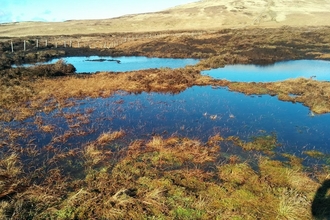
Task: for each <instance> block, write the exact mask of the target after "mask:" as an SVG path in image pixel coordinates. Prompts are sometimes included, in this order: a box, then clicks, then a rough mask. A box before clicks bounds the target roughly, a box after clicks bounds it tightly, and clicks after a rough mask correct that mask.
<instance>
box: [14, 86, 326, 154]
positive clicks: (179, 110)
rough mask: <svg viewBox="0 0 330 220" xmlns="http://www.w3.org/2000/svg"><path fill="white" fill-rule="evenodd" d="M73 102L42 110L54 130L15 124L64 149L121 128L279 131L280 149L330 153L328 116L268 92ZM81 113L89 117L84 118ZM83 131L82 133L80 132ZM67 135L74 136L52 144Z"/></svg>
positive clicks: (196, 90) (130, 131)
mask: <svg viewBox="0 0 330 220" xmlns="http://www.w3.org/2000/svg"><path fill="white" fill-rule="evenodd" d="M75 101H76V105H75V106H74V107H70V108H63V109H58V110H55V111H53V112H52V113H51V114H44V113H39V114H38V116H39V117H41V118H42V121H43V123H44V124H45V125H48V124H50V125H53V126H54V127H55V128H56V129H55V130H54V132H52V133H44V132H41V131H40V130H38V127H37V126H36V124H35V123H34V121H35V118H31V119H28V120H26V121H24V122H22V123H23V124H24V125H22V124H20V123H19V122H15V123H16V124H12V125H11V127H13V128H15V127H27V130H30V131H31V137H32V139H33V140H37V145H38V146H39V147H42V146H47V145H49V144H51V145H54V144H55V145H56V144H57V145H58V147H60V148H72V147H78V148H80V147H81V146H83V144H84V143H87V142H89V141H92V140H95V139H96V138H97V137H98V136H99V135H100V134H102V133H103V132H108V131H116V130H120V129H122V130H124V131H125V132H126V136H125V138H124V139H125V140H124V141H125V143H129V142H130V141H132V140H135V139H146V140H148V139H150V138H151V136H153V135H161V136H164V137H168V136H172V135H176V136H182V137H189V138H196V139H199V140H202V141H207V139H208V138H209V137H210V136H213V135H216V134H220V135H222V136H223V137H229V136H232V135H233V136H238V137H240V138H241V139H243V140H250V139H251V138H252V137H254V136H264V135H269V134H276V136H277V138H278V141H279V143H280V144H281V146H280V147H279V148H278V149H277V151H279V152H289V153H292V154H296V155H301V154H302V152H303V151H306V150H318V151H321V152H323V153H330V135H329V131H330V123H329V122H330V114H324V115H315V116H311V115H310V114H309V109H308V108H307V107H305V106H303V105H301V104H293V103H289V102H281V101H279V100H278V99H277V98H276V97H271V96H268V95H265V96H246V95H244V94H241V93H235V92H230V91H228V90H227V89H216V88H212V87H209V86H207V87H192V88H189V89H187V90H186V91H184V92H182V93H180V94H175V95H173V94H159V93H145V92H143V93H141V94H127V93H122V92H121V93H118V94H116V95H114V96H112V97H109V98H96V99H92V98H88V99H84V100H75ZM74 114H79V116H75V117H77V118H78V119H75V118H74V117H73V119H72V120H68V118H71V116H70V115H74ZM79 117H80V118H85V119H83V121H84V122H83V121H81V120H80V119H79ZM69 121H70V122H69ZM76 125H77V126H76ZM81 133H84V134H83V135H78V134H81ZM67 134H72V135H71V136H70V137H69V138H67V139H66V140H65V141H63V142H56V143H54V140H55V139H58V137H63V136H65V135H67ZM22 141H23V142H24V141H29V138H25V139H24V140H22ZM23 144H24V143H23ZM229 151H230V149H229Z"/></svg>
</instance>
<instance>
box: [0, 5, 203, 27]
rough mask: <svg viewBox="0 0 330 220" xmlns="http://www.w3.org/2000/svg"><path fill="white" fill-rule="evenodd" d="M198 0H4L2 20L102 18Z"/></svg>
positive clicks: (0, 13)
mask: <svg viewBox="0 0 330 220" xmlns="http://www.w3.org/2000/svg"><path fill="white" fill-rule="evenodd" d="M196 1H198V0H48V1H47V0H0V23H6V22H18V21H65V20H72V19H102V18H112V17H118V16H122V15H126V14H136V13H144V12H154V11H160V10H163V9H167V8H170V7H174V6H176V5H181V4H186V3H190V2H196Z"/></svg>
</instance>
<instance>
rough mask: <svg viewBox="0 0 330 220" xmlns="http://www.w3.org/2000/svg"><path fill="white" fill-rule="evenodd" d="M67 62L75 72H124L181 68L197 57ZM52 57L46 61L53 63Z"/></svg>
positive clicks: (79, 59)
mask: <svg viewBox="0 0 330 220" xmlns="http://www.w3.org/2000/svg"><path fill="white" fill-rule="evenodd" d="M62 59H63V60H65V61H66V62H67V63H70V64H72V65H74V66H75V67H76V69H77V73H83V72H97V71H111V72H126V71H133V70H141V69H150V68H165V67H168V68H172V69H174V68H183V67H185V66H186V65H195V64H196V63H197V62H198V61H199V60H197V59H173V58H148V57H99V56H90V57H65V58H62ZM58 60H59V59H53V60H51V61H49V62H47V63H43V64H48V63H55V62H57V61H58Z"/></svg>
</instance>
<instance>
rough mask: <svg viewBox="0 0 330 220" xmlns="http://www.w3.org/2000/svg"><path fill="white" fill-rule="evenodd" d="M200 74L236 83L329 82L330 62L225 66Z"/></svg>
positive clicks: (309, 61) (304, 61)
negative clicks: (311, 79)
mask: <svg viewBox="0 0 330 220" xmlns="http://www.w3.org/2000/svg"><path fill="white" fill-rule="evenodd" d="M202 74H204V75H208V76H211V77H213V78H215V79H227V80H229V81H236V82H275V81H283V80H286V79H290V78H298V77H305V78H310V77H312V78H313V79H316V80H320V81H330V61H322V60H294V61H285V62H278V63H275V64H274V65H267V66H258V65H227V66H225V67H224V68H219V69H212V70H207V71H203V72H202Z"/></svg>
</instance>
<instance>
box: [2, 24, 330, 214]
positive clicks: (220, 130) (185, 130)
mask: <svg viewBox="0 0 330 220" xmlns="http://www.w3.org/2000/svg"><path fill="white" fill-rule="evenodd" d="M119 35H120V34H118V36H119ZM67 37H68V38H69V36H67ZM109 37H110V36H107V35H98V36H74V38H76V39H84V41H85V43H86V45H87V44H88V42H89V41H91V42H92V41H93V39H95V38H97V39H106V38H109ZM15 40H16V41H17V44H18V42H19V41H20V40H22V39H14V40H13V41H14V43H15ZM31 42H32V39H31ZM329 44H330V28H328V27H322V28H316V27H306V28H290V27H283V28H279V29H258V28H256V29H227V30H221V31H218V32H204V33H202V34H199V35H187V34H182V35H180V34H178V33H175V34H172V35H171V34H169V35H166V36H164V37H157V38H138V39H135V40H133V41H127V42H125V43H122V44H120V45H118V46H117V47H115V48H101V47H99V48H77V47H74V46H73V47H67V48H55V47H54V44H53V43H52V42H51V41H50V42H49V44H48V47H47V48H42V49H38V50H37V49H36V48H34V49H29V50H27V51H17V52H14V53H11V52H10V42H9V41H1V43H0V45H1V47H0V52H1V63H0V66H1V67H0V74H1V79H0V80H1V94H0V106H1V108H0V113H1V116H0V120H1V122H0V128H1V131H2V132H1V134H0V141H1V142H0V147H1V153H0V200H1V201H0V216H1V218H2V219H92V218H97V219H148V218H157V219H312V218H313V217H318V218H321V219H322V218H326V217H327V216H328V214H329V207H328V204H327V201H328V199H329V198H328V196H327V192H326V191H327V189H328V188H329V187H328V185H329V184H328V179H329V156H328V154H329V150H328V149H329V148H328V146H327V144H328V143H330V142H329V141H328V140H327V138H328V136H329V135H328V133H327V132H328V131H329V129H327V128H328V127H327V126H328V125H327V123H326V122H327V121H329V115H328V112H329V111H330V101H329V97H330V86H329V82H327V81H317V80H315V79H314V78H312V79H309V78H297V79H289V80H285V81H280V82H266V83H261V82H259V83H256V82H250V83H247V82H230V81H227V80H224V79H214V78H211V77H209V76H205V75H202V74H201V71H202V70H207V69H210V68H218V67H223V66H224V65H227V64H262V65H264V64H272V63H274V62H277V61H284V60H299V59H324V60H327V59H329V58H330V51H329V50H330V49H329V46H328V45H329ZM100 45H102V43H101V44H100ZM92 55H102V56H111V57H113V59H117V57H120V56H147V57H159V58H160V57H167V58H195V59H201V61H200V62H199V63H197V64H193V65H190V66H186V67H182V68H176V69H171V68H154V69H142V70H137V71H127V72H115V71H114V72H110V71H109V72H99V73H94V74H76V73H75V71H76V69H75V67H74V66H73V65H71V64H69V63H66V62H64V61H63V60H59V61H58V62H56V63H54V64H51V65H36V66H31V67H18V68H10V67H11V65H13V64H22V63H28V62H29V63H32V62H40V61H46V60H49V59H51V58H54V57H57V58H61V57H65V56H92ZM235 91H236V92H239V93H236V92H235ZM259 96H261V97H259ZM273 96H274V97H273ZM278 99H279V100H278ZM282 101H285V102H282ZM303 105H304V106H303ZM260 116H262V117H260ZM279 116H281V117H284V116H286V117H284V118H278V117H279ZM304 120H305V121H304ZM322 123H324V124H322ZM320 124H321V126H320Z"/></svg>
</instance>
